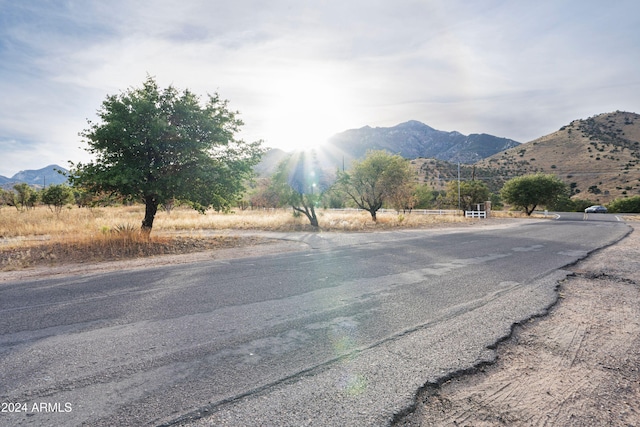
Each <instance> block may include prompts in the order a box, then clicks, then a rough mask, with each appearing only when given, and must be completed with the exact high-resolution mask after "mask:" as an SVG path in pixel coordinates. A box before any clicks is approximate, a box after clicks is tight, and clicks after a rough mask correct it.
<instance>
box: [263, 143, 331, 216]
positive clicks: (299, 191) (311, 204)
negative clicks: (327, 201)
mask: <svg viewBox="0 0 640 427" xmlns="http://www.w3.org/2000/svg"><path fill="white" fill-rule="evenodd" d="M328 188H329V182H328V180H327V176H326V174H325V173H324V172H323V170H322V169H321V168H320V165H319V163H318V161H317V159H316V158H315V157H314V156H313V154H311V153H305V152H298V153H295V154H293V155H291V156H289V157H287V158H285V159H284V160H283V161H282V162H280V163H279V165H278V168H277V169H276V171H275V173H274V174H273V176H272V177H271V191H272V192H273V193H275V194H277V195H278V198H279V200H280V204H282V205H288V206H291V208H292V209H293V210H294V212H298V213H301V214H303V215H304V216H306V217H307V219H308V220H309V223H310V224H311V225H312V226H313V227H318V225H319V224H318V216H317V214H316V207H318V206H319V205H320V201H321V200H322V196H323V194H324V193H325V191H326V190H327V189H328Z"/></svg>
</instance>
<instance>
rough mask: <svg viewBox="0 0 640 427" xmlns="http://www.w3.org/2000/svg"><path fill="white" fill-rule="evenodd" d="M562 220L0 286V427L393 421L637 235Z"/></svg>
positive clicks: (611, 219)
mask: <svg viewBox="0 0 640 427" xmlns="http://www.w3.org/2000/svg"><path fill="white" fill-rule="evenodd" d="M550 216H551V215H550ZM553 217H554V218H556V219H555V220H550V219H549V220H514V221H512V222H509V223H508V224H506V225H505V224H502V225H487V226H481V227H474V228H457V229H442V230H412V231H393V232H379V233H362V234H360V233H354V234H341V233H319V234H280V235H277V236H279V237H281V238H285V239H293V240H298V241H300V244H301V251H299V252H296V253H288V254H279V255H271V256H264V257H256V258H243V259H236V260H226V261H209V262H199V263H196V264H191V265H179V266H165V267H160V268H153V269H146V270H132V271H121V272H115V273H109V274H100V275H97V274H96V275H86V276H72V277H64V278H56V279H50V280H38V281H29V282H12V283H3V284H0V403H1V404H2V405H3V407H0V425H82V424H84V425H92V426H100V425H104V426H107V425H110V426H111V425H229V426H235V425H245V426H246V425H256V426H257V425H319V426H330V425H335V426H342V425H385V424H389V423H391V422H392V421H393V420H394V417H396V416H397V415H401V414H403V413H406V412H407V411H409V410H411V407H412V405H413V399H414V396H415V394H416V392H417V391H418V390H419V388H420V387H422V386H424V385H425V384H426V383H428V382H437V381H442V380H443V379H445V378H447V377H448V376H450V375H452V374H453V373H456V372H460V371H464V370H467V369H470V368H472V367H473V366H477V365H480V364H482V363H486V362H488V361H491V360H492V359H493V358H494V352H493V350H492V349H493V348H494V347H495V345H496V343H497V342H498V341H500V340H502V339H504V338H506V337H507V336H508V335H509V333H510V330H511V328H512V325H513V324H515V323H518V322H522V321H525V320H527V319H529V318H531V317H532V316H534V315H540V314H542V313H544V312H545V310H546V309H547V308H548V307H549V306H550V305H552V304H553V303H554V302H555V301H556V299H557V295H556V291H555V290H556V285H557V283H558V281H559V280H562V279H563V278H564V277H566V274H567V272H566V271H564V270H562V268H563V267H565V266H567V265H569V264H572V263H574V262H576V261H577V260H578V259H581V258H583V257H585V256H587V254H588V253H589V252H591V251H593V250H595V249H598V248H600V247H603V246H605V245H609V244H612V243H614V242H616V241H617V240H619V239H620V238H622V237H623V236H624V235H626V233H628V232H629V227H627V226H626V225H625V224H624V223H623V222H621V221H620V220H619V218H617V217H616V216H614V215H602V214H599V215H596V214H589V215H588V216H587V215H583V214H559V215H554V216H553ZM272 235H274V236H275V235H276V234H272ZM2 409H5V410H4V411H2Z"/></svg>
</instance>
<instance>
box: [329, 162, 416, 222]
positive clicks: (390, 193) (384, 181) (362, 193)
mask: <svg viewBox="0 0 640 427" xmlns="http://www.w3.org/2000/svg"><path fill="white" fill-rule="evenodd" d="M413 178H414V172H413V171H412V170H411V167H410V165H409V162H408V161H407V160H406V159H404V158H402V157H401V156H399V155H392V154H389V153H388V152H386V151H383V150H371V151H368V152H367V155H366V156H365V158H364V159H363V160H360V161H354V162H353V164H352V166H351V169H350V170H349V171H347V172H340V173H339V174H338V185H339V187H340V190H341V191H343V192H344V193H345V194H346V195H347V196H348V197H349V198H350V199H351V200H353V202H354V203H355V204H356V206H358V207H359V208H360V209H364V210H366V211H367V212H369V213H370V214H371V219H373V221H377V216H376V213H377V212H378V210H380V208H382V206H383V204H384V203H385V202H389V203H391V202H392V200H393V199H394V197H395V196H398V195H399V194H398V193H399V192H404V191H405V189H406V188H407V186H408V185H409V184H410V183H411V182H412V181H413Z"/></svg>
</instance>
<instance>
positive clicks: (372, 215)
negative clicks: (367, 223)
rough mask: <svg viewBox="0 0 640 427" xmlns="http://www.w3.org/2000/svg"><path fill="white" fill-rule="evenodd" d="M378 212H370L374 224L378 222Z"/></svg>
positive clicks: (372, 210)
mask: <svg viewBox="0 0 640 427" xmlns="http://www.w3.org/2000/svg"><path fill="white" fill-rule="evenodd" d="M376 212H377V211H376V210H374V209H371V210H370V211H369V213H370V214H371V219H372V220H373V222H378V218H377V217H376Z"/></svg>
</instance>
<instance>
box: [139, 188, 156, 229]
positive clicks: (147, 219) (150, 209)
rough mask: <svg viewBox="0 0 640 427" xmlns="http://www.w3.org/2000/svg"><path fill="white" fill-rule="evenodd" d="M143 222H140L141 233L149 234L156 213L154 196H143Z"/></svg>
mask: <svg viewBox="0 0 640 427" xmlns="http://www.w3.org/2000/svg"><path fill="white" fill-rule="evenodd" d="M144 205H145V209H144V220H142V232H143V233H146V234H150V233H151V229H152V228H153V220H154V219H155V217H156V212H158V199H157V198H156V196H155V195H150V196H145V198H144Z"/></svg>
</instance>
